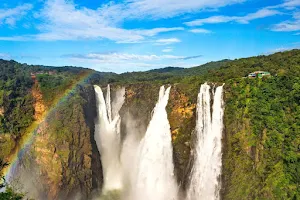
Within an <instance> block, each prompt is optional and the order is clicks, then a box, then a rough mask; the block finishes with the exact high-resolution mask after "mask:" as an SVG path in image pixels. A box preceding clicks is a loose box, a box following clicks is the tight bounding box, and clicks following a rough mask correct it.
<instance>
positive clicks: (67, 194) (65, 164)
mask: <svg viewBox="0 0 300 200" xmlns="http://www.w3.org/2000/svg"><path fill="white" fill-rule="evenodd" d="M36 96H38V97H39V95H35V97H36ZM37 100H39V98H38V99H37ZM36 102H37V101H36ZM36 104H37V103H36ZM39 104H41V101H39ZM95 106H96V103H95V94H94V90H93V87H92V86H90V85H89V86H78V87H77V88H76V92H74V94H73V95H71V96H70V97H69V98H67V99H66V100H65V101H61V102H60V103H59V104H57V105H55V107H54V108H52V109H51V112H50V113H49V115H48V117H47V118H46V120H45V121H43V122H42V124H41V125H40V126H39V129H38V131H37V132H38V133H37V136H36V138H35V141H34V143H33V145H32V147H31V149H30V151H29V152H28V154H27V156H26V157H25V158H24V159H22V166H23V168H25V170H23V172H24V171H25V172H27V173H28V170H27V169H28V168H32V166H34V170H32V171H31V172H30V173H31V174H32V176H34V177H35V179H36V180H38V181H39V182H41V184H42V185H43V186H44V187H42V188H40V189H39V190H38V191H35V192H34V193H33V194H29V196H30V195H32V196H33V197H35V198H36V199H41V198H47V199H74V198H75V197H76V198H77V197H81V198H82V199H86V198H88V197H89V196H91V194H92V192H93V191H94V190H98V189H100V188H101V185H102V169H101V161H100V155H99V152H98V150H97V147H96V144H95V141H94V118H95V117H96V108H95ZM40 107H41V106H35V108H38V110H37V112H36V113H39V111H40V109H39V108H40ZM38 115H39V114H37V115H36V116H38ZM20 172H22V170H21V171H20ZM21 174H24V173H20V175H21ZM20 178H21V179H22V177H20ZM26 178H27V177H23V179H24V180H21V182H26V180H25V179H26ZM30 190H31V189H30ZM31 191H32V190H31Z"/></svg>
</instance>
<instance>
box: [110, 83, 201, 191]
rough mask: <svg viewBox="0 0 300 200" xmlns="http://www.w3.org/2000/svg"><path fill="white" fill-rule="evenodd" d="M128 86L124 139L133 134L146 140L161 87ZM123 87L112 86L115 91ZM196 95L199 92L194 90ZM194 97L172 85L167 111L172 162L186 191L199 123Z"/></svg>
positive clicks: (123, 115) (123, 114) (152, 85)
mask: <svg viewBox="0 0 300 200" xmlns="http://www.w3.org/2000/svg"><path fill="white" fill-rule="evenodd" d="M123 86H124V87H125V91H126V92H125V103H124V105H123V107H122V109H121V111H120V115H121V118H122V125H121V126H122V128H121V131H122V133H121V134H122V137H123V138H124V137H125V135H126V134H128V133H129V132H130V133H131V132H134V134H137V135H138V137H140V138H141V137H143V135H144V134H145V132H146V129H147V126H148V124H149V122H150V119H151V115H152V110H153V108H154V106H155V104H156V102H157V99H158V92H159V87H160V85H157V84H130V85H123ZM118 87H121V86H118V85H115V86H114V85H113V86H112V87H111V88H112V90H114V89H116V88H118ZM195 92H196V93H197V91H195ZM196 102H197V99H196V98H195V95H193V96H192V95H191V94H186V93H185V92H184V89H182V87H181V86H180V85H172V89H171V92H170V98H169V103H168V106H167V112H168V117H169V122H170V126H171V132H172V141H173V148H174V149H173V151H174V154H173V159H174V164H175V173H176V177H177V181H178V183H179V184H180V185H181V186H182V187H183V188H185V186H186V184H187V181H188V173H189V171H190V170H189V168H190V163H191V159H192V156H191V153H192V151H191V149H192V146H193V144H192V143H191V135H192V133H193V130H194V128H195V120H196V113H195V111H196Z"/></svg>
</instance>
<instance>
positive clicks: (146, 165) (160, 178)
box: [131, 86, 177, 200]
mask: <svg viewBox="0 0 300 200" xmlns="http://www.w3.org/2000/svg"><path fill="white" fill-rule="evenodd" d="M170 89H171V88H170V87H169V88H168V89H167V90H165V88H164V86H162V87H161V88H160V92H159V100H158V102H157V104H156V106H155V108H154V111H153V116H152V119H151V121H150V123H149V125H148V128H147V131H146V134H145V136H144V138H143V139H142V141H141V142H140V145H139V147H138V156H137V171H136V172H135V173H136V177H135V180H134V184H133V185H134V188H133V190H134V194H133V197H132V198H131V199H134V200H141V199H143V200H154V199H155V200H175V199H177V186H176V182H175V177H174V164H173V150H172V142H171V132H170V124H169V121H168V116H167V112H166V106H167V104H168V100H169V94H170Z"/></svg>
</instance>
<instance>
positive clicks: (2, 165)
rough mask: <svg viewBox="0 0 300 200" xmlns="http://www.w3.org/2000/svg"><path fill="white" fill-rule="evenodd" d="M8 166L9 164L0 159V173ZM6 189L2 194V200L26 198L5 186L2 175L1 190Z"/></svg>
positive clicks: (0, 194) (0, 176) (0, 196)
mask: <svg viewBox="0 0 300 200" xmlns="http://www.w3.org/2000/svg"><path fill="white" fill-rule="evenodd" d="M7 166H8V164H7V163H5V162H3V160H2V159H0V172H1V171H2V170H3V169H4V168H5V167H7ZM4 187H6V189H5V192H0V199H1V200H21V199H23V197H24V195H23V194H18V193H15V192H14V191H13V189H12V188H11V187H9V186H8V185H6V184H5V179H4V177H3V176H2V174H1V173H0V189H1V188H4Z"/></svg>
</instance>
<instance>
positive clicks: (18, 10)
mask: <svg viewBox="0 0 300 200" xmlns="http://www.w3.org/2000/svg"><path fill="white" fill-rule="evenodd" d="M31 9H32V5H31V4H23V5H20V6H17V7H15V8H9V9H0V25H1V24H7V25H10V26H14V25H15V24H16V22H17V21H18V20H20V19H21V18H22V17H23V16H25V15H26V14H27V13H28V11H29V10H31Z"/></svg>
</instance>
